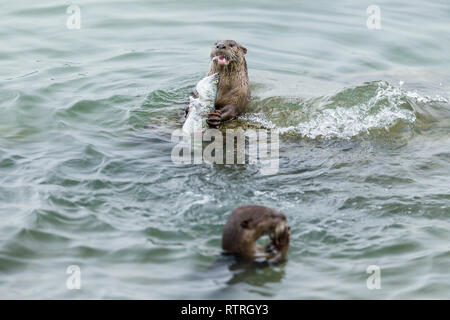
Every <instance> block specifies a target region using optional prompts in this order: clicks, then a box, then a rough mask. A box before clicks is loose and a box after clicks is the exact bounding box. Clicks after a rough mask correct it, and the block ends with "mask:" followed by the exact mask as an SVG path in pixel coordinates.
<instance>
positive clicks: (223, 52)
mask: <svg viewBox="0 0 450 320" xmlns="http://www.w3.org/2000/svg"><path fill="white" fill-rule="evenodd" d="M246 53H247V49H246V48H245V47H243V46H241V45H240V44H239V43H237V42H236V41H234V40H221V41H217V42H216V43H215V44H214V46H213V47H212V50H211V61H212V63H213V64H214V66H215V67H216V68H217V69H219V70H220V69H223V68H230V67H233V66H234V65H236V64H241V63H242V60H244V55H245V54H246Z"/></svg>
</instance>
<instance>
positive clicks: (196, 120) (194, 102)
mask: <svg viewBox="0 0 450 320" xmlns="http://www.w3.org/2000/svg"><path fill="white" fill-rule="evenodd" d="M219 81H220V77H219V73H215V74H213V75H210V76H207V77H205V78H203V79H202V80H200V81H199V82H198V83H197V85H196V86H195V90H196V91H197V97H194V96H192V95H191V96H190V97H189V112H188V115H187V117H186V121H185V122H184V124H183V132H184V133H186V134H193V133H194V132H195V131H197V130H200V129H201V130H202V131H204V130H206V129H207V128H208V124H207V123H206V119H207V117H208V114H209V113H211V112H213V111H214V106H215V104H216V98H217V90H218V87H219Z"/></svg>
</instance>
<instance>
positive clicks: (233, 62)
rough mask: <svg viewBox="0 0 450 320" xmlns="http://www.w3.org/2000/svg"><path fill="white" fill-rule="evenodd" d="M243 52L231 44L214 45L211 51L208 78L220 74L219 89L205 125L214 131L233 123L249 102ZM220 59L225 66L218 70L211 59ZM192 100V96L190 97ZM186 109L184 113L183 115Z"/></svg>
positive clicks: (224, 42)
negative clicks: (224, 60) (225, 63)
mask: <svg viewBox="0 0 450 320" xmlns="http://www.w3.org/2000/svg"><path fill="white" fill-rule="evenodd" d="M246 53H247V49H246V48H245V47H244V46H242V45H240V44H238V43H237V42H236V41H234V40H224V41H217V42H216V43H215V44H214V46H213V47H212V50H211V55H210V57H211V64H210V69H209V72H208V76H209V75H212V74H214V73H217V72H218V73H219V74H220V82H219V88H218V91H217V99H216V104H215V111H214V112H213V113H211V114H209V116H208V119H207V123H208V124H209V126H210V127H213V128H217V127H218V126H219V124H221V123H223V122H225V121H228V120H232V119H235V118H236V117H237V116H239V115H240V114H242V113H243V112H244V111H245V106H246V104H247V102H248V101H249V99H250V84H249V81H248V72H247V62H246V60H245V57H244V56H245V54H246ZM217 55H224V56H226V57H227V58H228V61H229V63H228V65H225V66H221V65H219V64H218V62H217V60H216V61H214V59H213V58H214V57H215V56H217ZM193 94H194V96H195V92H194V93H193ZM187 113H188V108H186V109H185V115H187Z"/></svg>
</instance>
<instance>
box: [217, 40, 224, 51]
mask: <svg viewBox="0 0 450 320" xmlns="http://www.w3.org/2000/svg"><path fill="white" fill-rule="evenodd" d="M216 48H217V49H225V48H226V46H225V44H224V43H223V42H219V43H218V44H217V45H216Z"/></svg>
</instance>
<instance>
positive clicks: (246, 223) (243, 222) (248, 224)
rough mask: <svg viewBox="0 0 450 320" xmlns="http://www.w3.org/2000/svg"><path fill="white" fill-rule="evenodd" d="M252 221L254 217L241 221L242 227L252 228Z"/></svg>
mask: <svg viewBox="0 0 450 320" xmlns="http://www.w3.org/2000/svg"><path fill="white" fill-rule="evenodd" d="M250 222H252V218H250V219H247V220H244V221H242V222H241V227H242V228H244V229H249V228H250Z"/></svg>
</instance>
